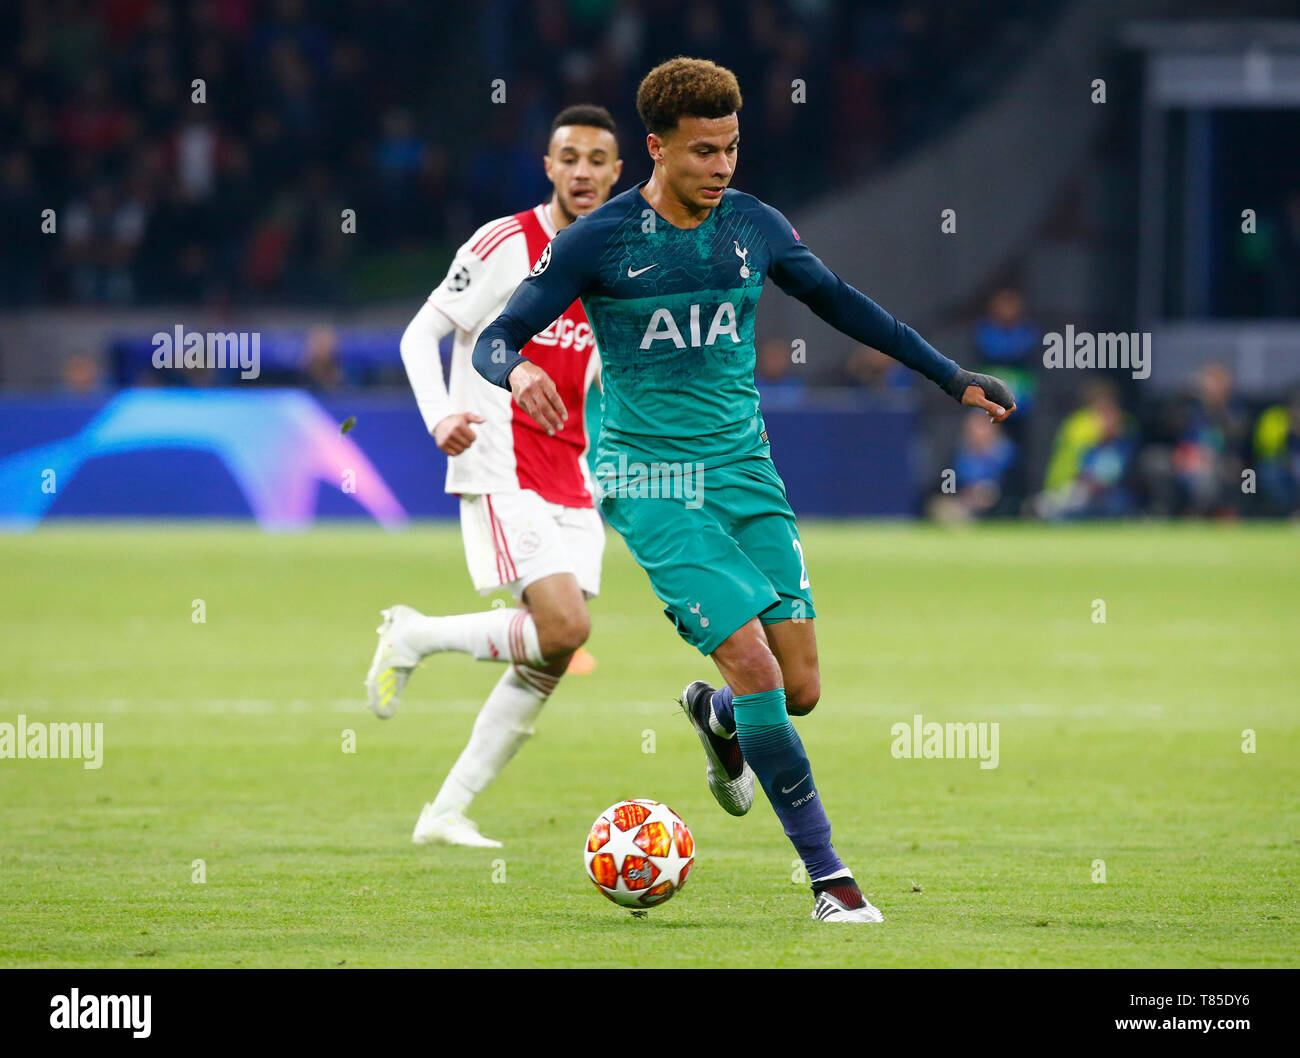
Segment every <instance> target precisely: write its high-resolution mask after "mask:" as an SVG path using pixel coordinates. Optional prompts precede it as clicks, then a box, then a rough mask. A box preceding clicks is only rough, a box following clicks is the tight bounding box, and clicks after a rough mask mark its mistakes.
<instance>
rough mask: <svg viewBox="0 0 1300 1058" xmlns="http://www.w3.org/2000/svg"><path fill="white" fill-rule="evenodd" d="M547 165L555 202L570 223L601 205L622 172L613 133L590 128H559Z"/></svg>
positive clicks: (577, 126) (552, 140)
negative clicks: (553, 187) (553, 188)
mask: <svg viewBox="0 0 1300 1058" xmlns="http://www.w3.org/2000/svg"><path fill="white" fill-rule="evenodd" d="M544 163H545V165H546V176H547V179H549V180H550V181H551V183H552V184H554V185H555V200H556V202H557V203H558V204H559V206H560V209H561V210H563V211H564V213H565V214H566V216H568V218H569V220H570V221H572V220H573V219H574V218H576V217H581V216H582V215H583V214H586V213H590V212H591V211H592V210H593V209H595V208H596V207H597V206H599V205H602V204H603V203H604V202H605V200H606V199H607V198H609V190H610V188H612V187H613V186H614V184H616V183H617V182H618V176H619V173H621V172H622V171H623V163H622V162H621V161H620V160H619V157H618V141H616V140H615V139H614V134H613V133H612V132H610V131H609V130H608V129H598V128H594V127H592V126H591V125H562V126H560V127H559V128H558V129H556V130H555V135H554V136H552V137H551V146H550V150H549V151H548V152H547V155H546V158H545V159H544Z"/></svg>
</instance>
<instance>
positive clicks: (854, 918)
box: [812, 890, 885, 922]
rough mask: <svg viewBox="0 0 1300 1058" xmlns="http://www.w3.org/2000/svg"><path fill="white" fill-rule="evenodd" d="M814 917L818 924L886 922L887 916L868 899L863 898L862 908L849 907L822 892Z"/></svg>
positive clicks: (815, 907) (814, 908) (813, 912)
mask: <svg viewBox="0 0 1300 1058" xmlns="http://www.w3.org/2000/svg"><path fill="white" fill-rule="evenodd" d="M812 917H813V918H815V919H816V920H817V921H818V922H884V921H885V916H884V915H883V914H881V913H880V908H878V907H872V906H871V904H870V903H869V902H868V901H867V898H866V897H865V896H864V897H862V906H861V907H849V906H848V904H846V903H845V902H844V901H843V900H840V899H839V898H838V897H835V896H832V895H831V894H830V893H828V892H826V891H825V890H822V892H820V893H818V894H817V899H816V901H815V902H814V903H813V909H812Z"/></svg>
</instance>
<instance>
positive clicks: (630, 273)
mask: <svg viewBox="0 0 1300 1058" xmlns="http://www.w3.org/2000/svg"><path fill="white" fill-rule="evenodd" d="M658 267H659V262H658V261H656V262H655V263H654V264H652V265H646V266H645V267H644V268H638V269H637V270H636V271H635V272H633V271H632V266H631V265H628V266H627V277H628V279H635V278H636V277H637V276H639V275H640V274H641V273H642V272H648V271H650V269H652V268H658Z"/></svg>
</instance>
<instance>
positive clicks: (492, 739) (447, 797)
mask: <svg viewBox="0 0 1300 1058" xmlns="http://www.w3.org/2000/svg"><path fill="white" fill-rule="evenodd" d="M559 681H560V678H559V677H558V676H552V675H551V674H550V673H547V672H541V671H539V670H537V669H533V668H529V667H527V666H525V665H511V666H510V667H509V668H508V669H506V671H505V672H504V673H502V675H501V679H499V680H498V681H497V685H496V686H495V687H493V688H492V693H491V694H489V695H488V699H487V701H486V702H484V703H483V708H482V709H480V710H479V714H478V719H477V720H475V721H474V730H473V731H472V732H471V733H470V736H469V744H468V745H467V746H466V747H465V748H464V749H463V750H462V751H461V754H460V756H459V757H458V758H456V763H455V764H453V765H452V767H451V771H449V772H448V773H447V778H446V779H444V780H443V783H442V789H440V790H439V791H438V796H437V797H435V798H434V800H433V814H434V815H438V814H439V813H441V812H447V811H451V810H452V809H460V810H461V811H462V812H463V811H464V810H465V809H466V808H467V807H468V806H469V803H470V802H471V801H473V800H474V798H475V796H476V795H477V794H481V793H482V792H483V791H484V790H486V789H487V787H488V784H489V783H491V782H492V780H493V779H495V778H496V777H497V776H498V775H500V774H501V769H503V768H504V767H505V766H506V765H507V764H508V763H509V762H510V758H511V757H513V756H514V755H515V754H516V753H517V752H519V747H520V746H522V745H523V744H524V743H525V742H527V741H528V739H529V737H530V736H531V735H532V733H533V721H535V720H536V719H537V714H538V713H540V712H541V711H542V706H543V705H545V704H546V699H547V698H549V697H550V696H551V692H552V691H554V690H555V685H556V684H557V683H559Z"/></svg>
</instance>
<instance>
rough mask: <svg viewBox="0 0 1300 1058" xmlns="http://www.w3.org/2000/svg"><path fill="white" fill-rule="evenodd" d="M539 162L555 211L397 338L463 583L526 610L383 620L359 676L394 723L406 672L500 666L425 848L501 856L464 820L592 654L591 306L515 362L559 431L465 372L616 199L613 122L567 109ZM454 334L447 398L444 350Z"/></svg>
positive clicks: (418, 834)
mask: <svg viewBox="0 0 1300 1058" xmlns="http://www.w3.org/2000/svg"><path fill="white" fill-rule="evenodd" d="M543 161H544V164H545V168H546V175H547V177H548V178H549V179H550V181H551V183H552V184H553V185H554V187H555V190H554V192H553V194H552V196H551V199H550V201H549V202H547V203H545V204H543V205H539V206H536V207H534V208H533V209H530V210H525V211H524V212H522V213H516V214H514V215H513V216H510V217H503V218H500V219H498V220H495V221H492V222H491V223H489V224H485V225H483V227H481V228H479V229H478V231H476V232H475V233H474V235H473V236H472V237H471V238H470V239H469V241H468V242H466V243H465V244H464V245H463V246H462V247H461V248H460V250H459V251H458V252H457V253H456V257H455V260H453V261H452V264H451V268H450V269H449V270H448V272H447V276H446V278H444V279H443V281H442V282H441V283H440V284H439V285H438V287H437V289H436V290H434V292H433V293H432V294H431V295H430V296H429V299H428V301H427V302H426V303H425V305H424V307H423V308H421V309H420V311H419V312H418V313H417V314H416V316H415V318H414V319H413V320H412V321H411V323H410V324H409V325H408V326H407V328H406V331H405V333H404V334H403V335H402V342H401V352H402V361H403V363H404V364H405V365H406V372H407V377H408V378H409V379H410V382H411V388H412V389H413V390H414V392H415V399H416V403H417V404H418V405H419V408H420V414H421V415H422V416H423V417H424V422H425V425H426V427H427V428H428V430H429V433H430V434H432V435H433V439H434V441H435V442H436V443H437V445H438V447H439V448H440V449H442V451H443V452H445V453H446V454H447V456H448V460H447V483H446V489H447V491H448V492H449V493H452V494H454V495H458V496H459V497H460V524H461V534H462V536H463V538H464V542H465V559H466V562H467V564H468V566H469V573H470V578H471V579H472V580H473V582H474V587H475V588H477V589H478V591H479V594H480V595H488V594H490V593H492V592H494V591H497V590H499V589H502V588H506V589H509V591H510V592H511V593H512V594H513V595H514V597H515V599H516V600H517V603H518V605H517V606H516V607H515V608H499V609H489V610H482V611H478V612H476V613H468V614H460V615H457V616H450V617H433V616H425V615H424V614H422V613H420V612H418V611H416V610H414V609H412V608H411V607H409V606H400V605H399V606H393V607H390V608H389V609H387V610H385V611H383V623H382V624H381V625H380V626H379V645H378V647H377V648H376V650H375V657H374V661H373V662H372V663H371V666H370V671H369V673H368V674H367V676H366V691H367V694H368V697H369V700H370V707H371V709H373V710H374V711H375V713H376V714H377V715H378V716H381V717H390V716H392V715H393V714H394V713H395V712H396V711H397V706H398V702H399V700H400V698H401V694H402V690H403V688H404V687H405V686H406V682H407V680H408V679H409V678H410V675H411V672H412V670H414V668H415V667H416V666H417V665H418V664H419V663H420V662H421V661H422V660H423V659H424V658H426V657H428V656H429V655H430V654H436V653H440V652H443V651H448V650H452V651H460V652H462V653H466V654H469V655H471V656H473V657H474V658H477V659H478V660H480V661H493V662H500V663H503V664H504V665H505V672H504V674H503V675H502V676H501V678H500V679H499V680H498V681H497V684H496V686H495V687H494V688H493V689H492V693H491V694H489V695H488V698H487V701H486V702H485V703H484V704H483V708H482V709H481V710H480V711H479V714H478V718H477V719H476V720H475V722H474V728H473V731H472V732H471V734H470V739H469V744H468V745H467V746H466V747H465V749H464V750H463V751H462V753H461V754H460V757H459V758H458V759H457V761H456V763H455V764H454V765H453V766H452V768H451V771H450V772H449V773H448V774H447V777H446V779H445V780H444V781H443V784H442V787H441V789H440V790H439V791H438V793H437V795H436V796H435V797H434V799H433V800H432V801H430V802H428V803H427V804H426V805H425V806H424V810H423V812H421V814H420V818H419V820H418V821H417V822H416V825H415V831H414V833H413V834H412V840H413V841H415V842H416V843H417V844H450V845H475V846H482V847H491V848H499V847H500V845H501V843H500V842H499V841H493V840H492V839H491V838H487V837H484V836H483V835H482V834H480V833H479V830H478V827H477V826H476V825H475V823H474V822H473V821H472V820H470V819H468V818H467V817H466V815H465V810H466V809H467V808H468V807H469V804H470V802H471V801H472V800H473V799H474V797H475V795H477V794H480V793H482V792H483V790H484V789H486V788H487V786H488V784H489V783H490V782H492V780H493V779H495V778H496V777H497V775H499V774H500V773H501V770H502V769H503V768H504V767H505V766H506V764H507V762H509V760H510V758H511V757H513V756H514V754H515V753H516V752H517V751H518V749H519V747H520V746H522V745H523V744H524V742H526V741H527V740H528V737H529V736H530V735H532V733H533V722H534V721H535V720H536V718H537V716H538V714H539V713H540V712H541V709H542V706H543V705H545V704H546V700H547V698H549V697H550V695H551V693H552V692H553V691H554V690H555V687H556V684H557V683H558V682H559V679H560V677H561V676H562V675H564V673H565V671H566V669H567V668H568V665H569V661H570V658H571V657H572V656H573V654H574V652H575V651H577V650H578V649H579V648H580V647H581V646H582V644H583V643H584V642H586V639H587V634H588V631H589V629H590V617H589V616H588V613H587V599H589V598H591V597H593V596H594V595H596V594H597V593H598V592H599V590H600V562H601V555H602V553H603V551H604V547H605V530H604V526H603V525H602V523H601V520H600V515H599V514H597V512H596V510H595V508H594V507H593V505H592V497H591V480H590V475H589V473H588V470H587V461H586V452H587V447H588V444H589V438H588V436H587V432H586V424H585V422H584V417H583V414H582V409H583V408H584V406H585V403H586V395H587V389H588V387H589V386H590V385H591V383H592V381H594V380H596V379H597V377H598V375H599V372H600V359H599V355H598V353H597V350H596V344H595V340H594V338H593V336H592V333H591V326H590V325H589V324H588V322H587V316H586V313H585V312H584V311H583V308H582V304H581V303H580V302H577V301H575V302H574V303H573V304H572V305H570V306H569V308H568V309H566V310H565V312H564V314H563V315H562V316H561V317H560V318H559V319H557V320H556V321H555V322H554V323H553V324H552V325H551V326H550V327H549V328H547V329H546V330H545V331H543V332H542V333H541V334H539V335H537V336H536V337H535V338H534V339H533V340H532V341H531V342H530V343H529V346H528V348H527V349H526V350H522V351H523V352H524V354H525V355H526V356H528V357H529V359H531V360H532V361H533V362H534V363H537V364H540V365H541V366H543V368H544V369H545V370H546V372H547V373H548V374H549V375H550V376H551V378H552V379H554V380H555V384H556V387H557V389H558V390H559V395H560V398H561V399H562V400H563V402H564V406H565V407H566V408H569V409H572V410H571V411H570V413H569V417H568V419H567V420H566V421H565V423H564V425H563V426H562V427H561V428H560V429H559V430H557V431H552V432H550V433H548V432H547V431H546V430H545V429H543V428H542V427H541V426H539V425H538V423H537V421H536V420H535V419H533V417H532V416H530V415H528V414H527V413H525V412H524V411H523V410H522V409H520V408H519V407H517V406H516V405H514V404H513V403H512V402H511V397H510V393H509V392H508V391H506V390H503V389H501V388H500V387H498V386H494V385H492V384H491V383H489V382H488V381H487V380H486V379H484V378H483V377H482V376H481V375H480V374H479V373H478V372H477V371H475V370H474V366H473V364H472V363H471V356H472V353H473V350H474V343H475V341H476V340H477V338H478V335H479V332H480V331H481V330H482V329H483V328H484V327H486V326H487V325H488V324H490V323H491V322H492V321H493V320H495V319H496V318H497V316H498V315H500V313H501V310H502V309H503V308H504V307H505V303H506V301H507V300H508V299H509V297H510V295H511V294H512V293H513V292H514V289H515V287H516V286H518V285H519V283H520V282H521V281H522V280H523V279H524V277H525V276H526V275H527V274H528V272H529V270H530V268H532V267H533V265H534V263H535V262H537V261H538V259H539V258H540V257H541V256H542V255H543V253H545V252H546V250H547V247H548V245H549V243H550V241H551V239H552V238H554V237H555V233H556V232H557V231H559V230H560V229H561V228H564V227H567V226H568V225H569V224H571V223H573V222H574V221H575V220H577V219H578V218H579V217H581V216H583V215H585V214H587V213H590V212H591V211H592V210H594V209H596V208H597V207H598V206H600V205H602V204H603V203H604V202H605V200H606V199H608V198H609V193H610V189H611V188H612V187H613V186H614V184H615V183H616V182H617V181H618V178H619V174H620V172H621V171H622V168H623V163H622V161H621V160H620V159H619V157H618V142H617V140H616V138H615V127H614V121H613V119H612V118H611V117H610V115H609V113H608V111H606V110H605V109H604V108H603V107H596V106H575V107H569V108H567V109H565V110H563V111H562V112H561V113H560V114H559V115H557V116H556V118H555V121H554V122H553V123H552V125H551V138H550V143H549V145H548V147H547V153H546V156H545V157H544V159H543ZM542 267H544V262H543V263H542ZM453 332H454V334H455V338H454V341H453V347H452V362H451V385H450V392H449V391H448V387H447V385H446V384H445V383H444V381H443V375H442V361H441V359H440V357H439V353H438V343H439V341H440V340H441V339H442V338H443V337H444V336H445V335H447V334H450V333H453Z"/></svg>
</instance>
